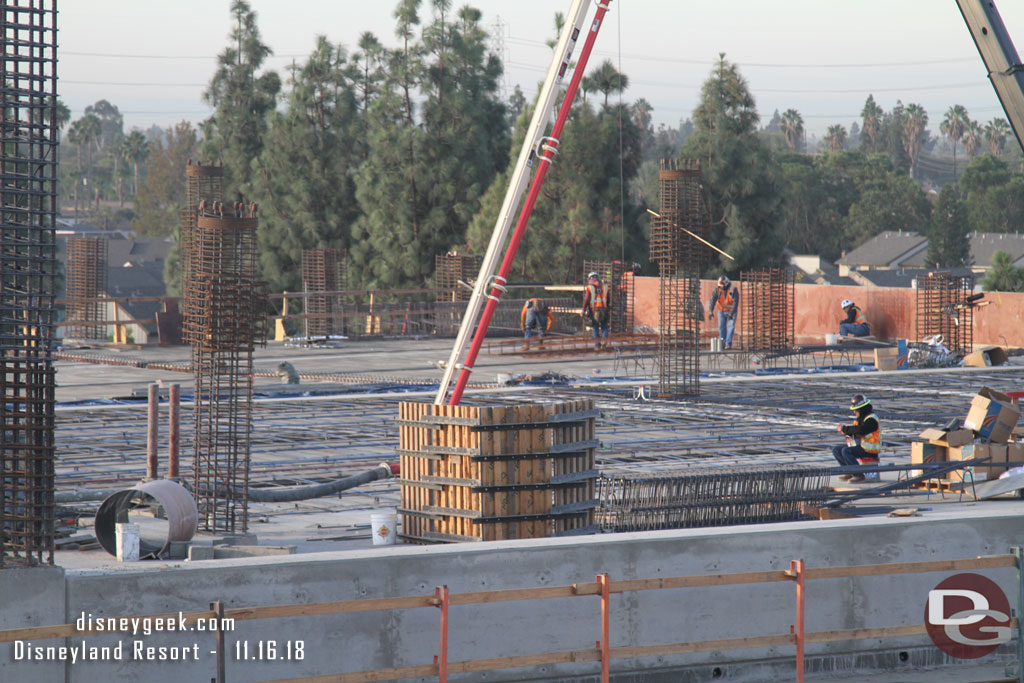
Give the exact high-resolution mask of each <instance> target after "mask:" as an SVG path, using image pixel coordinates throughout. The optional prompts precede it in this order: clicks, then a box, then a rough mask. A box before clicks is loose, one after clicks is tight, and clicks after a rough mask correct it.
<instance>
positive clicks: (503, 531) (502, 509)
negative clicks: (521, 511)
mask: <svg viewBox="0 0 1024 683" xmlns="http://www.w3.org/2000/svg"><path fill="white" fill-rule="evenodd" d="M510 412H511V409H509V408H508V407H506V406H501V407H498V408H495V409H494V423H495V424H501V423H502V422H507V421H508V414H509V413H510ZM508 439H509V433H508V432H498V433H496V434H495V435H494V453H496V454H497V453H506V452H508V447H507V444H508ZM508 468H509V464H508V461H504V460H502V461H499V462H496V463H495V464H494V474H495V478H496V481H497V482H498V483H500V484H508ZM494 514H495V515H507V514H508V493H507V492H502V493H497V494H495V496H494ZM507 538H508V528H507V527H506V526H505V525H504V524H496V525H494V539H495V540H497V541H503V540H505V539H507Z"/></svg>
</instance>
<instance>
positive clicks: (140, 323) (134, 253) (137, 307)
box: [57, 226, 173, 344]
mask: <svg viewBox="0 0 1024 683" xmlns="http://www.w3.org/2000/svg"><path fill="white" fill-rule="evenodd" d="M76 227H79V226H76ZM73 236H89V237H106V238H107V286H106V291H105V292H104V293H103V295H105V296H107V297H109V298H111V299H120V298H127V297H140V298H152V299H153V300H152V301H127V302H110V303H109V304H107V305H105V306H104V309H103V310H104V316H105V318H104V319H105V320H117V321H124V323H123V324H119V325H115V324H109V325H107V326H106V328H107V329H106V336H107V339H108V340H113V341H115V342H120V343H125V342H132V343H136V344H155V343H157V342H158V341H160V339H159V334H158V328H157V324H156V318H157V313H158V312H162V311H163V310H164V304H163V302H162V301H160V300H157V299H160V298H163V297H166V296H167V287H166V285H165V284H164V262H165V261H166V259H167V253H168V251H169V250H170V247H171V244H172V243H173V242H172V239H171V238H170V237H134V236H132V235H125V234H122V233H115V232H104V231H96V230H82V231H79V230H74V231H64V230H62V231H59V233H58V236H57V257H58V260H59V261H60V262H61V264H62V265H63V266H64V268H65V272H67V239H66V238H67V237H73ZM65 295H66V292H65V291H61V292H60V293H59V295H58V296H59V297H60V298H63V297H64V296H65ZM62 332H63V330H61V333H62Z"/></svg>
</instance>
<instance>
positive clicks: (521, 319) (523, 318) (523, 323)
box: [519, 296, 555, 330]
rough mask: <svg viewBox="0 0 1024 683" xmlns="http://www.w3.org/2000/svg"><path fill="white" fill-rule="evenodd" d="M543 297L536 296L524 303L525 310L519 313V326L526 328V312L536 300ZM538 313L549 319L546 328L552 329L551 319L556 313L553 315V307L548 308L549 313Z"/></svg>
mask: <svg viewBox="0 0 1024 683" xmlns="http://www.w3.org/2000/svg"><path fill="white" fill-rule="evenodd" d="M542 298H543V297H539V296H535V297H533V298H532V299H530V300H529V301H527V302H526V304H524V305H523V312H522V313H521V314H520V315H519V327H520V328H522V329H526V312H527V311H528V310H530V305H531V304H532V303H533V302H534V301H541V300H542ZM537 315H543V316H544V317H545V318H546V319H547V321H548V322H547V326H546V327H545V328H544V329H546V330H550V329H551V321H552V319H553V318H554V317H555V316H554V315H552V313H551V309H550V308H549V309H548V310H547V313H538V314H537Z"/></svg>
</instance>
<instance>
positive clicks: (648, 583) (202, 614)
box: [0, 547, 1024, 683]
mask: <svg viewBox="0 0 1024 683" xmlns="http://www.w3.org/2000/svg"><path fill="white" fill-rule="evenodd" d="M1011 551H1012V554H1006V555H989V556H983V557H977V558H969V559H958V560H932V561H924V562H898V563H892V564H869V565H850V566H841V567H822V568H808V567H807V566H806V563H805V562H804V560H802V559H799V560H792V561H791V562H790V568H789V569H788V570H773V571H763V572H740V573H732V574H704V575H696V576H677V577H664V578H653V579H629V580H623V581H612V580H611V579H610V577H609V575H608V574H598V575H597V576H596V578H595V581H593V582H588V583H574V584H572V585H568V586H546V587H536V588H517V589H506V590H492V591H479V592H473V593H451V592H450V591H449V589H448V587H447V586H439V587H437V588H436V589H435V591H434V594H433V595H421V596H407V597H395V598H372V599H367V600H350V601H338V602H320V603H310V604H291V605H273V606H266V607H238V608H232V609H224V608H223V605H222V603H221V602H220V601H218V602H214V603H210V609H208V610H199V611H192V612H184V613H182V614H181V615H180V617H181V618H182V619H183V620H184V622H185V623H186V624H189V625H192V624H195V623H196V622H197V621H199V620H202V619H215V620H216V623H217V624H218V630H217V631H216V632H215V634H214V636H215V638H216V645H217V652H218V663H217V671H218V677H217V680H224V679H223V671H224V668H223V667H224V653H225V651H226V650H227V648H226V647H225V646H224V645H225V643H224V639H225V638H224V632H223V631H222V630H221V629H220V628H219V625H220V624H221V622H222V620H232V619H233V620H235V621H245V620H250V619H278V618H284V617H300V616H313V615H325V614H343V613H354V612H370V611H379V610H397V609H413V608H420V607H435V608H438V609H439V611H440V624H439V650H438V654H437V655H436V656H435V657H434V661H433V663H430V664H422V665H414V666H405V667H396V668H388V669H374V670H368V671H357V672H351V673H337V674H326V675H319V676H311V677H309V676H308V677H301V678H288V679H275V681H270V682H268V683H284V681H288V683H328V682H330V683H363V682H365V681H384V680H394V679H400V678H407V677H413V676H437V677H438V680H439V681H441V683H446V681H447V675H448V673H466V672H471V671H489V670H493V669H505V668H516V667H526V666H539V665H544V664H558V663H569V662H600V665H601V680H602V681H603V682H605V683H607V681H608V680H609V678H610V671H611V660H613V659H632V658H638V657H655V656H662V655H670V654H688V653H694V652H705V651H708V650H733V649H749V648H758V647H778V646H787V645H792V646H794V647H795V650H796V652H795V655H796V680H797V681H798V683H802V681H803V678H804V646H805V645H806V644H807V643H825V642H834V641H844V640H867V639H873V638H886V637H901V636H916V635H925V634H926V633H927V631H926V627H925V625H924V624H923V623H922V624H914V625H909V626H908V625H902V626H885V627H877V628H858V629H844V630H836V631H819V632H812V633H806V632H805V628H804V612H805V609H806V593H805V582H806V581H811V580H819V579H838V578H852V577H860V576H881V575H895V574H917V573H925V572H953V571H962V570H971V569H973V570H978V569H997V568H1003V567H1016V568H1017V571H1018V583H1020V582H1021V581H1022V580H1024V578H1022V577H1024V573H1022V569H1024V550H1022V549H1021V548H1016V547H1015V548H1012V549H1011ZM785 581H793V582H794V584H795V587H796V600H795V622H794V624H792V625H790V626H789V633H783V634H771V635H764V636H756V637H746V638H727V639H719V640H705V641H697V642H685V643H666V644H659V645H638V646H628V647H625V646H619V647H613V646H612V645H611V642H610V621H611V596H612V595H613V594H619V593H628V592H633V591H646V590H662V589H666V588H701V587H710V586H728V585H738V584H752V583H772V582H785ZM1018 590H1020V587H1018ZM582 596H597V597H599V598H600V600H601V612H600V625H601V640H600V641H598V642H597V643H595V646H594V647H593V648H581V649H575V650H559V651H553V652H545V653H536V654H528V655H519V656H511V657H496V658H490V659H472V660H465V661H457V662H450V661H448V626H449V608H450V607H451V606H453V605H472V604H485V603H497V602H511V601H519V600H546V599H551V598H569V597H582ZM146 618H149V619H152V620H156V619H160V618H173V619H175V620H177V619H178V618H179V613H177V612H176V613H173V614H153V615H138V616H134V617H128V618H127V619H128V621H131V620H132V619H146ZM1020 623H1021V622H1020V621H1019V619H1018V618H1016V617H1014V618H1012V619H1010V624H1009V626H1010V628H1011V629H1015V630H1016V631H1017V639H1018V643H1019V642H1020V638H1021V635H1020V633H1019V629H1020ZM92 632H94V631H92V630H90V629H88V628H87V629H79V628H78V627H77V626H76V625H75V624H59V625H53V626H37V627H31V628H19V629H6V630H0V643H3V642H13V641H16V640H44V639H47V638H67V637H73V636H80V635H84V634H87V633H92Z"/></svg>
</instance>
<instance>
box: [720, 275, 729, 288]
mask: <svg viewBox="0 0 1024 683" xmlns="http://www.w3.org/2000/svg"><path fill="white" fill-rule="evenodd" d="M718 286H719V287H728V286H729V278H727V277H726V276H724V275H723V276H722V277H720V278H718Z"/></svg>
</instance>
